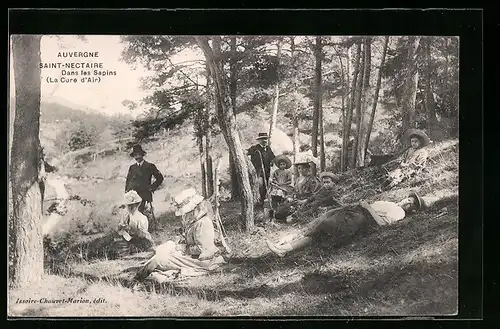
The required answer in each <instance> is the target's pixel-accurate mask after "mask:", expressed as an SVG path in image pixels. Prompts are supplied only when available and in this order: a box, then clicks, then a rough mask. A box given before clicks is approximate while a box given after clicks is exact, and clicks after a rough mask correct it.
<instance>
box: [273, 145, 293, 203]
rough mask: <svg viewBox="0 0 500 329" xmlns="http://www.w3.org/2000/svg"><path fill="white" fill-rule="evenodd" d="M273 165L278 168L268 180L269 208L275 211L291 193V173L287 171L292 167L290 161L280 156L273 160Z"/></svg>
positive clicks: (284, 156)
mask: <svg viewBox="0 0 500 329" xmlns="http://www.w3.org/2000/svg"><path fill="white" fill-rule="evenodd" d="M274 163H275V164H276V166H277V167H278V169H276V170H275V171H274V172H273V175H272V177H271V180H270V183H269V185H270V192H269V195H270V196H271V206H272V208H273V210H276V209H277V208H278V206H279V205H281V204H282V203H283V202H284V201H285V199H286V196H287V194H288V193H290V192H292V190H293V186H292V173H291V172H290V171H289V170H288V169H289V168H290V167H291V166H292V161H290V159H289V158H288V157H287V156H286V155H284V154H282V155H278V156H277V157H275V158H274Z"/></svg>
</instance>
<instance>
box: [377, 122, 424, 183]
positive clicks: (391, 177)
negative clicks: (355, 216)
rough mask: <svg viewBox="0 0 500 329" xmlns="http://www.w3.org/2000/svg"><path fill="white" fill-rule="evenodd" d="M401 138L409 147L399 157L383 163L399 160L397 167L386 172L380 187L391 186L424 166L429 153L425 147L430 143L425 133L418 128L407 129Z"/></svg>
mask: <svg viewBox="0 0 500 329" xmlns="http://www.w3.org/2000/svg"><path fill="white" fill-rule="evenodd" d="M401 139H402V142H403V143H405V144H409V148H408V149H407V150H406V151H405V152H404V153H403V154H402V155H401V156H400V157H398V158H397V159H395V160H393V161H390V162H388V163H387V164H385V165H384V166H387V165H388V164H389V163H394V162H399V167H397V168H396V169H394V170H392V171H390V172H389V173H388V174H387V179H386V181H385V182H384V183H382V189H385V190H389V189H391V188H393V187H394V186H396V185H398V184H399V183H401V182H402V181H404V180H405V179H407V178H410V177H412V176H415V175H416V174H417V173H419V172H420V171H421V170H422V169H423V168H425V166H426V163H427V158H428V157H429V153H428V152H427V150H426V148H425V147H426V146H427V145H429V144H430V138H429V137H428V136H427V134H426V133H425V132H423V131H421V130H418V129H408V130H407V131H406V132H405V133H404V135H403V137H402V138H401Z"/></svg>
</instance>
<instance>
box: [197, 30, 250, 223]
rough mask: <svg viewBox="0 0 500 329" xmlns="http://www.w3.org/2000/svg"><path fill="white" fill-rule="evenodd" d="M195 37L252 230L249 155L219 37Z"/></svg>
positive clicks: (245, 212)
mask: <svg viewBox="0 0 500 329" xmlns="http://www.w3.org/2000/svg"><path fill="white" fill-rule="evenodd" d="M195 40H196V42H197V44H198V46H199V47H200V48H201V49H202V51H203V53H204V55H205V59H206V61H207V64H208V66H209V68H210V72H211V74H212V77H213V81H214V86H215V96H216V97H215V100H216V104H217V117H218V121H219V124H220V126H221V130H222V134H223V135H224V139H225V140H226V143H227V146H228V148H229V153H230V154H231V155H232V157H233V160H234V165H235V169H236V173H237V176H238V183H239V186H240V191H241V208H242V209H241V211H242V214H243V218H244V223H245V228H246V230H247V231H250V230H252V229H253V228H254V212H253V195H252V188H251V186H250V177H249V174H248V166H247V159H246V156H245V153H244V152H243V148H242V145H241V141H240V137H239V134H238V130H237V126H236V117H235V115H234V112H233V111H232V106H231V97H230V91H229V84H228V83H227V81H226V76H225V75H224V71H223V63H222V61H221V56H220V42H221V40H220V37H219V36H214V37H212V46H210V44H209V42H208V37H206V36H196V37H195Z"/></svg>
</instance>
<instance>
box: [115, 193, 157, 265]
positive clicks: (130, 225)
mask: <svg viewBox="0 0 500 329" xmlns="http://www.w3.org/2000/svg"><path fill="white" fill-rule="evenodd" d="M124 199H125V201H124V203H123V204H124V205H125V206H126V207H127V211H126V213H125V214H124V216H123V217H122V219H121V220H120V223H119V224H118V234H119V235H120V236H121V238H119V240H118V242H119V249H120V250H119V253H120V255H122V256H123V255H124V254H127V253H128V252H129V250H130V246H131V245H135V246H138V247H140V248H141V249H145V250H147V249H149V248H151V247H153V246H154V245H155V243H154V241H153V237H152V236H151V234H150V233H149V231H148V218H147V217H146V216H145V215H143V214H142V213H141V212H140V211H139V210H138V208H139V205H140V204H141V202H142V198H141V197H140V196H139V194H137V192H136V191H128V192H127V193H125V198H124Z"/></svg>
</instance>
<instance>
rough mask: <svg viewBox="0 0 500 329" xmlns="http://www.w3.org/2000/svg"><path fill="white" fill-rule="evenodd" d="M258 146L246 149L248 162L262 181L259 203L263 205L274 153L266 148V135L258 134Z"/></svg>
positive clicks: (267, 140) (267, 137) (268, 147)
mask: <svg viewBox="0 0 500 329" xmlns="http://www.w3.org/2000/svg"><path fill="white" fill-rule="evenodd" d="M257 141H258V144H256V145H253V146H252V147H250V148H249V149H248V153H247V154H248V155H249V156H250V161H252V164H253V166H254V167H255V170H256V171H257V175H258V176H259V177H261V179H262V180H263V184H261V188H260V203H261V206H263V205H264V199H265V198H266V194H267V186H268V184H269V177H270V176H271V166H272V162H273V160H274V153H273V151H272V150H271V147H270V146H268V143H269V136H268V135H267V133H259V136H257Z"/></svg>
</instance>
